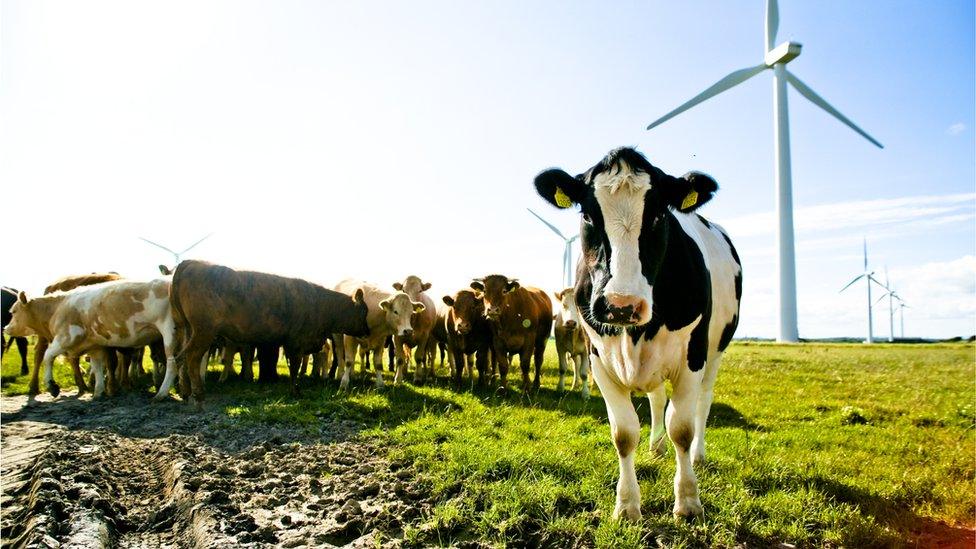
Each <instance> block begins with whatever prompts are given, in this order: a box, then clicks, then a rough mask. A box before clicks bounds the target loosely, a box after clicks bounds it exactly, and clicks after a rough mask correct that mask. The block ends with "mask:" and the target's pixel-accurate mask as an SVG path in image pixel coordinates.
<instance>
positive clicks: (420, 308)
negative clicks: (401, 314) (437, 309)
mask: <svg viewBox="0 0 976 549" xmlns="http://www.w3.org/2000/svg"><path fill="white" fill-rule="evenodd" d="M412 305H413V312H415V313H422V312H424V311H426V310H427V307H425V306H424V304H423V303H421V302H419V301H414V302H413V303H412Z"/></svg>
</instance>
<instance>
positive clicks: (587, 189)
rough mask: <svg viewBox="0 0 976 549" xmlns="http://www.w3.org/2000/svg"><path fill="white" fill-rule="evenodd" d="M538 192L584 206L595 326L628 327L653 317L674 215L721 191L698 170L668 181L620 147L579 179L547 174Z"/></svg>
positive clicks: (584, 260)
mask: <svg viewBox="0 0 976 549" xmlns="http://www.w3.org/2000/svg"><path fill="white" fill-rule="evenodd" d="M535 188H536V190H537V191H538V192H539V194H540V195H541V196H542V197H543V198H545V199H546V200H548V201H549V202H550V203H551V204H552V205H554V206H556V207H557V208H570V207H572V206H574V205H575V206H576V207H578V208H579V212H580V217H581V218H582V219H581V223H580V244H581V245H582V248H583V254H582V257H581V259H580V262H581V266H580V269H585V270H586V273H587V274H588V277H580V281H581V282H583V279H584V278H588V280H589V282H590V284H591V285H592V288H591V289H590V290H589V291H590V295H589V310H590V312H591V313H592V316H593V318H592V320H594V321H596V322H598V323H602V324H608V325H611V326H618V327H623V326H636V325H641V324H645V323H647V322H648V321H650V319H651V312H652V310H653V308H654V301H653V291H652V290H653V287H654V281H655V279H656V277H657V275H658V272H659V271H660V268H661V264H662V263H663V261H664V256H665V253H666V252H667V242H668V227H669V222H668V217H669V216H671V213H670V211H671V210H676V211H679V212H682V213H688V212H692V211H694V210H695V209H696V208H698V207H699V206H701V205H702V204H704V203H705V202H708V201H709V200H710V199H711V198H712V195H713V194H714V193H715V191H716V190H717V189H718V185H717V184H716V183H715V181H714V180H713V179H712V178H710V177H709V176H707V175H704V174H701V173H697V172H691V173H688V174H685V175H684V176H682V177H680V178H678V177H673V176H670V175H667V174H666V173H664V172H663V171H661V170H660V169H658V168H656V167H654V166H652V165H651V163H650V162H648V161H647V159H646V158H644V156H643V155H641V154H640V153H638V152H637V151H635V150H634V149H630V148H620V149H616V150H613V151H610V153H609V154H607V156H606V157H605V158H604V159H603V160H601V161H600V163H598V164H597V165H596V166H593V167H592V168H590V169H589V170H588V171H586V173H583V174H580V175H577V176H576V177H573V176H571V175H569V174H568V173H566V172H565V171H563V170H560V169H551V170H547V171H545V172H542V173H541V174H539V175H538V176H537V177H536V178H535ZM581 272H582V271H581ZM583 287H584V286H579V285H578V286H577V290H580V289H582V288H583ZM581 297H582V296H581Z"/></svg>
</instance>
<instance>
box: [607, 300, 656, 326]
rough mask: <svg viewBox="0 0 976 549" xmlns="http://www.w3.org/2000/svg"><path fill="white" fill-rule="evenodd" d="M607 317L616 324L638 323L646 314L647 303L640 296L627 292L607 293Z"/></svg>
mask: <svg viewBox="0 0 976 549" xmlns="http://www.w3.org/2000/svg"><path fill="white" fill-rule="evenodd" d="M604 297H605V298H606V300H607V319H608V320H609V321H610V322H613V323H615V324H636V323H637V322H638V321H639V320H640V318H641V316H642V315H643V314H644V309H645V308H646V307H647V303H646V302H645V301H644V300H643V299H642V298H640V297H637V296H635V295H627V294H616V293H611V294H606V295H605V296H604Z"/></svg>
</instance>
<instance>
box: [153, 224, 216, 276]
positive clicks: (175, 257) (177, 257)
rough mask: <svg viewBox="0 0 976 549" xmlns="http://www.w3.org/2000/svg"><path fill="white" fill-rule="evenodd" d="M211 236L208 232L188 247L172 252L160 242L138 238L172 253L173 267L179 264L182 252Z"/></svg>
mask: <svg viewBox="0 0 976 549" xmlns="http://www.w3.org/2000/svg"><path fill="white" fill-rule="evenodd" d="M211 236H213V233H210V234H208V235H207V236H205V237H203V238H201V239H200V240H197V241H196V242H194V243H193V244H191V245H190V247H189V248H187V249H185V250H183V251H182V252H174V251H173V250H171V249H169V248H167V247H166V246H163V245H162V244H158V243H156V242H153V241H152V240H149V239H147V238H143V237H141V236H140V237H138V238H139V240H142V241H143V242H146V243H148V244H152V245H153V246H156V247H157V248H162V249H164V250H166V251H167V252H169V253H171V254H173V267H174V268H175V267H176V266H177V265H179V264H180V258H181V257H182V256H183V254H185V253H186V252H188V251H190V250H192V249H193V248H196V247H197V245H198V244H200V243H201V242H203V241H204V240H206V239H208V238H210V237H211Z"/></svg>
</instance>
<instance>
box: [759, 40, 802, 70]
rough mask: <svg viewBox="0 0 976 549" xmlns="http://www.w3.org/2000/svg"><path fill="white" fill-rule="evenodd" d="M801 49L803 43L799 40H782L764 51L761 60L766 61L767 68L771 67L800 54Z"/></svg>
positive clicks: (786, 61)
mask: <svg viewBox="0 0 976 549" xmlns="http://www.w3.org/2000/svg"><path fill="white" fill-rule="evenodd" d="M802 49H803V44H800V43H799V42H783V43H782V44H780V45H778V46H776V47H775V48H773V49H771V50H769V51H768V52H766V55H765V57H764V58H763V61H765V62H766V66H767V67H769V68H772V67H773V65H775V64H777V63H789V62H790V61H792V60H794V59H796V58H797V57H799V56H800V50H802Z"/></svg>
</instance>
